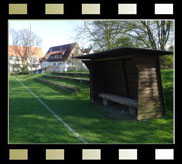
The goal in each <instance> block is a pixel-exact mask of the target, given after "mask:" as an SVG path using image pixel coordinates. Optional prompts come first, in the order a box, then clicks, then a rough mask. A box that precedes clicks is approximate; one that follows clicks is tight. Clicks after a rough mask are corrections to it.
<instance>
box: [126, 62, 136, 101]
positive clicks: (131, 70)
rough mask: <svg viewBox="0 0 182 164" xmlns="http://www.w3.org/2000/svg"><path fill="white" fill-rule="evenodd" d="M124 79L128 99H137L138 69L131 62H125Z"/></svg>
mask: <svg viewBox="0 0 182 164" xmlns="http://www.w3.org/2000/svg"><path fill="white" fill-rule="evenodd" d="M125 68H126V77H127V83H128V97H129V98H132V99H136V100H137V98H138V68H137V67H136V65H135V63H134V62H133V61H132V60H127V61H125Z"/></svg>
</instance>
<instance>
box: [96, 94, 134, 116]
mask: <svg viewBox="0 0 182 164" xmlns="http://www.w3.org/2000/svg"><path fill="white" fill-rule="evenodd" d="M98 96H99V97H100V98H102V99H103V104H104V105H105V106H107V105H108V101H112V102H116V103H119V104H122V105H126V106H128V109H129V113H130V114H131V115H136V108H137V100H134V99H130V98H126V97H121V96H117V95H113V94H108V93H99V94H98Z"/></svg>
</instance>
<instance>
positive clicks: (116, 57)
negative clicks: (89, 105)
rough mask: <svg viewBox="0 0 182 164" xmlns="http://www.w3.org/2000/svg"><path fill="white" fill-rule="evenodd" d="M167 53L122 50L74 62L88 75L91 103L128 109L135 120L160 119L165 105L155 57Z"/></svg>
mask: <svg viewBox="0 0 182 164" xmlns="http://www.w3.org/2000/svg"><path fill="white" fill-rule="evenodd" d="M171 54H173V53H172V52H170V51H160V50H153V49H143V48H129V47H122V48H116V49H111V50H107V51H103V52H97V53H94V54H89V55H82V56H78V57H76V58H78V59H83V60H82V61H83V62H84V63H85V64H86V65H87V67H88V68H89V71H90V97H91V102H94V101H96V100H97V99H103V103H104V104H105V105H107V102H108V101H112V102H116V103H119V104H123V105H126V106H128V107H129V112H130V113H131V114H132V115H135V116H136V119H137V120H142V119H150V118H157V117H161V116H163V115H164V114H165V104H164V97H163V89H162V82H161V73H160V63H159V56H161V55H171Z"/></svg>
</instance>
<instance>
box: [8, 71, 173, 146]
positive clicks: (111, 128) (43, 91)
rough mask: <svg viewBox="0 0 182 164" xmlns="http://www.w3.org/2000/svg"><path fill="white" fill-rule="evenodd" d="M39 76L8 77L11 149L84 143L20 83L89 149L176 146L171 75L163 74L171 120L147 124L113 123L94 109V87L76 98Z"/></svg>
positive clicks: (97, 106) (99, 109)
mask: <svg viewBox="0 0 182 164" xmlns="http://www.w3.org/2000/svg"><path fill="white" fill-rule="evenodd" d="M39 76H42V75H37V74H36V75H20V76H16V77H15V76H10V77H9V143H10V144H11V143H14V144H24V143H32V144H33V143H81V142H80V140H79V139H78V138H77V137H75V136H74V135H73V133H71V132H70V131H68V129H67V128H66V127H65V126H63V124H61V123H60V122H59V121H58V120H57V119H56V118H55V117H54V115H53V114H51V113H50V112H48V111H47V110H46V109H45V107H44V106H42V104H41V103H40V102H39V101H38V100H37V99H36V98H35V97H33V96H32V95H31V94H30V93H29V92H28V91H27V90H26V89H25V88H24V87H23V86H22V85H21V84H20V83H19V82H18V81H17V80H16V78H18V79H20V80H21V81H22V82H23V83H24V84H25V85H26V86H27V87H28V88H29V89H30V90H31V91H32V92H33V93H35V94H36V95H37V96H38V97H39V98H40V99H41V100H42V101H43V102H44V103H45V104H46V105H47V106H49V107H50V108H51V109H52V110H53V111H54V112H55V113H56V114H57V115H58V116H60V117H61V118H62V119H63V120H64V121H65V122H66V123H67V124H68V125H69V126H70V127H71V128H73V129H74V130H75V131H76V132H77V133H79V134H80V136H81V137H83V138H84V139H85V140H86V141H87V142H88V143H119V144H123V143H173V71H172V70H162V80H163V87H164V94H165V102H166V110H167V112H166V116H165V117H163V118H160V119H153V120H148V121H136V120H133V119H119V118H116V117H112V116H111V115H110V114H109V112H108V111H107V110H104V108H105V107H103V105H102V104H101V103H96V104H91V103H90V99H89V98H90V97H89V87H83V89H82V90H81V91H80V93H79V94H72V93H70V92H66V91H63V90H57V89H56V88H55V87H51V86H49V85H45V84H41V83H39V82H36V81H35V80H34V79H35V78H36V77H39ZM72 85H73V84H72ZM111 108H112V107H111ZM109 109H110V107H109Z"/></svg>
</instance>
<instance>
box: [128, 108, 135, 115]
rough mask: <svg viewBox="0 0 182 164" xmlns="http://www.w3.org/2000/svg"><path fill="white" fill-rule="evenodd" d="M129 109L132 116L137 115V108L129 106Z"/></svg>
mask: <svg viewBox="0 0 182 164" xmlns="http://www.w3.org/2000/svg"><path fill="white" fill-rule="evenodd" d="M128 109H129V113H130V114H131V115H132V116H135V115H136V109H135V108H133V107H131V106H129V107H128Z"/></svg>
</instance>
